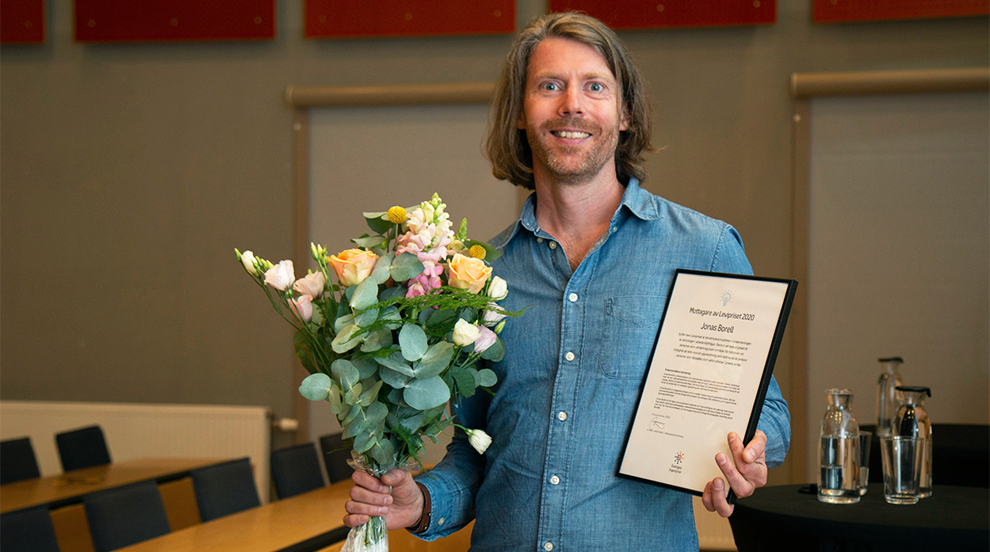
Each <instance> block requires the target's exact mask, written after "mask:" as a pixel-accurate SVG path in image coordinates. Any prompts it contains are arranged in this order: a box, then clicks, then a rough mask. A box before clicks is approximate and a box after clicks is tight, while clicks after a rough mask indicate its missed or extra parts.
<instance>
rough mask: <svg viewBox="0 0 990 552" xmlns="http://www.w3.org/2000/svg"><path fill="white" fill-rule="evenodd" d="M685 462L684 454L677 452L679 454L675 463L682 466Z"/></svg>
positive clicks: (675, 456)
mask: <svg viewBox="0 0 990 552" xmlns="http://www.w3.org/2000/svg"><path fill="white" fill-rule="evenodd" d="M683 461H684V452H683V451H680V450H679V451H677V454H675V455H674V462H676V463H678V464H680V463H681V462H683Z"/></svg>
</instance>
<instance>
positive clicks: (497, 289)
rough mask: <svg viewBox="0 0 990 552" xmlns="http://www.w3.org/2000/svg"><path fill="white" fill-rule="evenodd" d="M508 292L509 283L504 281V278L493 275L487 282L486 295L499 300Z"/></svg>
mask: <svg viewBox="0 0 990 552" xmlns="http://www.w3.org/2000/svg"><path fill="white" fill-rule="evenodd" d="M508 294H509V285H508V284H506V283H505V280H503V279H501V278H499V277H498V276H493V277H492V281H491V282H489V283H488V296H489V297H491V298H492V299H494V300H496V301H501V300H502V299H505V296H506V295H508Z"/></svg>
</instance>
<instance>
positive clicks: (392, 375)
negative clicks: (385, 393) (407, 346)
mask: <svg viewBox="0 0 990 552" xmlns="http://www.w3.org/2000/svg"><path fill="white" fill-rule="evenodd" d="M378 376H379V377H380V378H382V381H384V382H385V385H388V386H389V387H392V388H394V389H402V388H403V387H405V386H406V382H407V381H409V380H410V379H411V376H407V375H405V374H401V373H399V372H396V371H395V370H393V369H391V368H389V367H387V366H382V367H381V368H379V369H378Z"/></svg>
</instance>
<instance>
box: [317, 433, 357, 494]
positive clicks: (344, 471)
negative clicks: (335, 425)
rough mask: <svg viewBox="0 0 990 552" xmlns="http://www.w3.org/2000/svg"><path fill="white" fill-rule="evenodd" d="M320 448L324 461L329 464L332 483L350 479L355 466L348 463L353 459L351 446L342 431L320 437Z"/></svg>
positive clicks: (328, 468) (328, 474)
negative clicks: (343, 437) (344, 438)
mask: <svg viewBox="0 0 990 552" xmlns="http://www.w3.org/2000/svg"><path fill="white" fill-rule="evenodd" d="M320 448H321V449H322V450H323V462H324V463H325V464H326V466H327V477H328V478H329V479H330V483H336V482H338V481H343V480H345V479H350V478H351V474H352V473H354V468H352V467H350V466H349V465H347V461H348V460H350V459H351V446H350V445H349V444H347V443H345V442H344V440H343V439H342V438H341V434H340V433H333V434H331V435H324V436H323V437H320Z"/></svg>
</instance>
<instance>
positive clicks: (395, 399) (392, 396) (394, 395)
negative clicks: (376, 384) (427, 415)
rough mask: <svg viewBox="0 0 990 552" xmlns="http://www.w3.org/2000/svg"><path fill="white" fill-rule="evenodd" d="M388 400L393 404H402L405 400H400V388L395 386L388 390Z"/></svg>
mask: <svg viewBox="0 0 990 552" xmlns="http://www.w3.org/2000/svg"><path fill="white" fill-rule="evenodd" d="M387 398H388V402H389V404H394V405H400V406H401V405H404V404H406V403H405V401H403V400H402V389H399V388H395V389H393V390H391V391H389V392H388V397H387Z"/></svg>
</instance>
